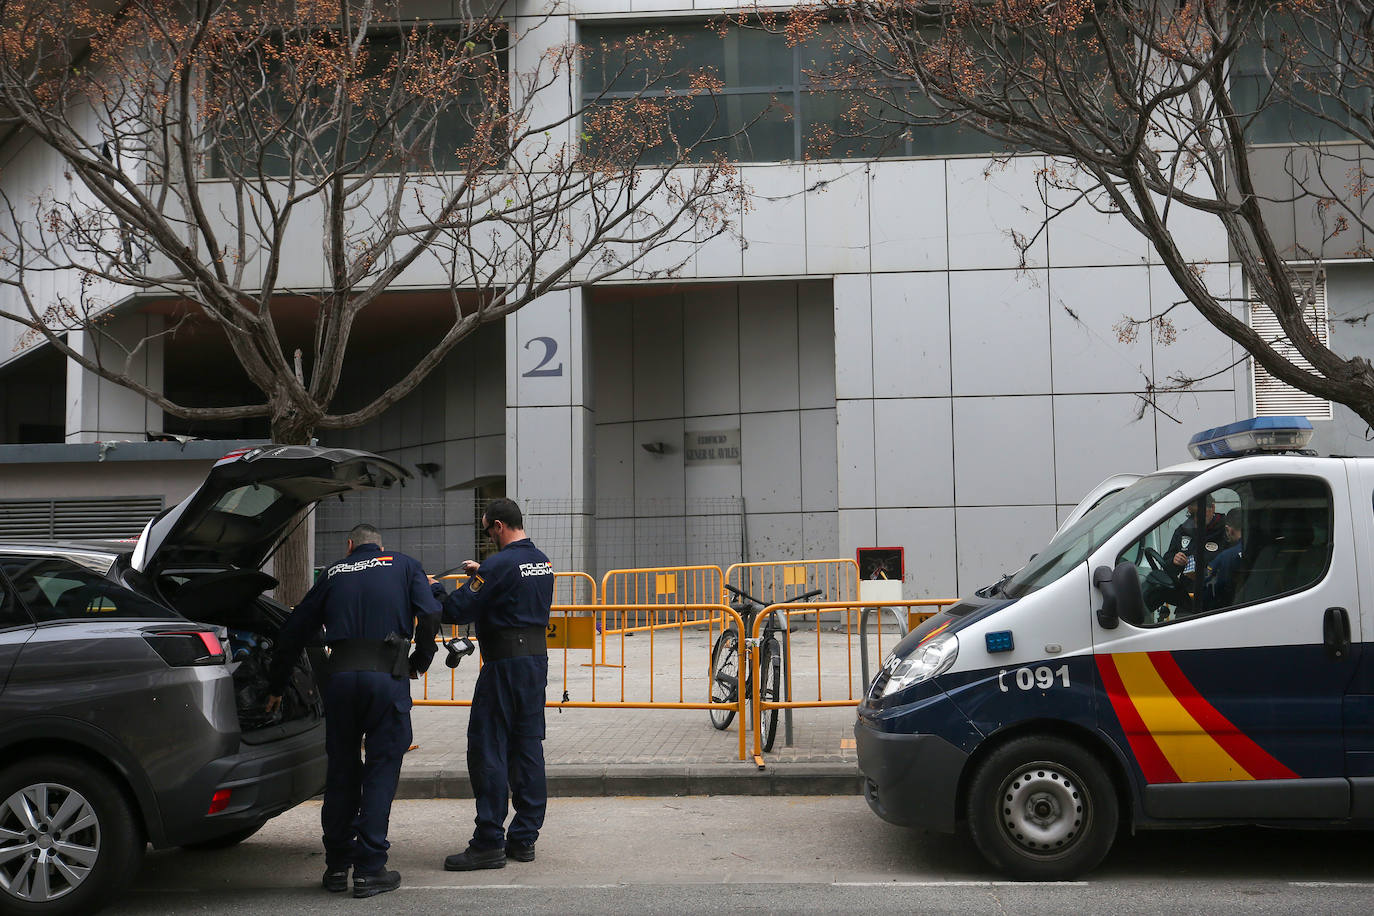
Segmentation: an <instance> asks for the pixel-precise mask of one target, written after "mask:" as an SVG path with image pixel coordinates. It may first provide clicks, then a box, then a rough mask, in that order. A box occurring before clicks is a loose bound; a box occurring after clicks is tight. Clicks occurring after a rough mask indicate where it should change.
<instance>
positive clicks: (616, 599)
mask: <svg viewBox="0 0 1374 916" xmlns="http://www.w3.org/2000/svg"><path fill="white" fill-rule="evenodd" d="M723 581H724V574H723V573H722V572H721V571H720V567H719V566H656V567H649V568H644V569H612V570H611V571H610V572H608V573H606V575H604V576H602V577H601V603H602V605H604V606H606V607H607V608H608V609H610V613H609V614H607V615H605V616H604V617H603V620H602V629H603V631H604V630H605V629H606V628H608V627H609V628H610V629H611V630H613V631H614V630H622V629H629V630H632V631H633V630H636V629H642V628H643V627H644V625H645V620H646V619H647V615H646V614H645V613H644V611H643V610H642V609H643V608H646V607H649V606H659V607H664V608H669V607H672V608H678V609H679V610H678V611H677V613H678V614H693V615H695V614H697V613H699V612H697V611H687V610H683V609H684V608H687V607H688V606H695V605H711V606H715V605H718V604H720V603H721V595H722V594H723V593H724V591H725V589H723V588H722V587H721V582H723ZM655 618H656V619H657V620H659V621H660V622H664V621H665V618H664V617H663V615H662V614H657V615H655ZM674 620H676V618H674Z"/></svg>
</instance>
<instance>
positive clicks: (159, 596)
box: [0, 446, 409, 914]
mask: <svg viewBox="0 0 1374 916" xmlns="http://www.w3.org/2000/svg"><path fill="white" fill-rule="evenodd" d="M408 476H409V474H408V472H406V471H405V470H404V469H403V468H401V467H400V466H399V465H397V464H394V463H392V462H390V461H387V460H386V459H383V458H379V457H377V456H376V455H371V454H368V453H366V452H358V451H352V450H347V449H326V448H316V447H311V446H265V447H262V448H256V449H248V450H243V451H240V452H234V453H231V454H229V455H226V456H225V457H224V458H222V459H220V460H219V461H218V462H217V463H216V464H215V466H214V467H213V468H212V469H211V471H210V473H209V476H208V477H207V479H206V481H205V483H204V484H202V485H201V487H200V488H199V489H197V490H196V491H195V492H194V493H192V494H191V495H190V496H189V497H187V498H186V499H185V500H183V501H182V502H181V503H179V504H178V505H176V506H174V507H172V508H171V509H169V510H167V511H166V512H164V513H163V514H162V515H160V516H159V517H157V518H155V519H153V520H152V521H151V522H149V524H148V526H147V527H146V528H145V529H144V531H143V533H142V534H141V535H140V536H139V538H138V541H137V543H136V544H134V545H133V550H132V552H122V551H121V547H122V548H125V549H127V548H128V547H129V545H128V544H123V545H119V544H113V543H109V544H101V545H78V544H29V543H26V544H18V543H4V542H0V912H3V913H27V914H34V913H41V914H66V913H78V912H91V911H93V910H95V909H97V908H98V907H99V906H101V905H104V904H105V903H108V902H109V901H110V900H111V899H112V895H113V893H114V892H115V891H116V890H117V889H118V888H120V887H121V886H122V885H123V884H124V883H125V882H127V881H128V880H130V879H131V878H132V877H133V876H134V874H135V873H136V872H137V870H138V865H139V861H140V860H141V858H142V855H143V851H144V848H145V846H146V844H147V843H152V844H153V846H154V847H158V848H161V847H168V846H196V847H201V848H214V847H222V846H230V845H233V844H235V843H238V842H241V841H242V840H244V839H246V838H248V837H249V836H251V835H252V834H253V833H254V832H256V831H257V830H258V829H259V828H260V827H261V826H262V825H263V823H264V822H266V821H267V820H268V819H269V818H271V817H273V816H275V815H277V814H280V813H281V812H283V811H286V810H287V809H288V808H291V807H293V806H294V805H297V804H299V803H300V802H302V801H304V800H305V799H307V798H310V797H311V796H313V795H315V794H317V793H318V792H319V791H321V789H322V788H323V787H324V773H325V753H324V729H323V719H322V715H323V712H322V708H321V704H320V699H319V697H320V691H319V684H318V683H317V682H316V677H315V667H312V665H311V661H310V659H309V658H307V657H302V658H301V659H300V660H299V661H298V662H297V665H296V668H295V670H294V671H293V673H292V677H291V681H290V684H289V687H288V690H287V692H286V695H285V697H284V701H283V703H282V706H281V707H280V708H279V709H278V710H276V711H275V712H274V713H273V714H271V715H269V714H267V713H265V712H264V701H265V699H266V683H265V682H266V671H267V665H268V663H269V661H270V659H271V655H272V650H273V638H274V637H275V635H276V633H277V631H278V629H279V627H280V625H281V623H282V621H283V620H284V619H285V617H286V615H287V609H286V608H285V607H283V606H281V605H280V604H278V603H276V602H275V601H273V600H272V599H271V598H269V597H267V596H266V594H265V592H267V591H268V590H269V589H271V588H272V587H273V586H275V585H276V580H274V579H273V578H272V577H271V576H269V575H267V574H266V573H264V572H263V571H262V565H263V564H264V563H265V562H266V561H267V559H268V558H269V557H270V556H271V554H272V552H273V550H275V548H276V547H277V546H278V544H279V543H280V542H281V541H282V540H283V539H284V538H285V536H286V535H287V534H288V533H289V531H290V530H291V527H292V523H293V522H294V521H296V520H297V518H298V516H299V513H300V512H301V510H303V509H306V508H308V507H310V506H312V505H313V504H314V503H315V502H317V501H319V500H321V499H323V498H325V497H327V496H332V495H336V494H343V493H345V492H348V491H351V490H358V489H365V488H370V487H386V486H390V485H392V484H393V483H395V482H397V481H399V480H403V479H404V478H406V477H408ZM312 654H314V655H316V656H317V657H316V659H315V661H316V667H318V663H319V661H320V659H319V658H318V653H317V651H308V652H307V653H306V655H307V656H309V655H312Z"/></svg>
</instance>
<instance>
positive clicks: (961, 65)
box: [760, 0, 1374, 425]
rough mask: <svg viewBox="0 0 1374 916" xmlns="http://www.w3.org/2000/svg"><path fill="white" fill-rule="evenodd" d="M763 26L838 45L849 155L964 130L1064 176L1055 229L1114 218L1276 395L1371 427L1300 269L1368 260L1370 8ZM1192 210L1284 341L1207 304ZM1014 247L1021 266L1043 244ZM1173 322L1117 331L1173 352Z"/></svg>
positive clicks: (917, 16) (1188, 8) (833, 9)
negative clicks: (1269, 149) (1193, 246)
mask: <svg viewBox="0 0 1374 916" xmlns="http://www.w3.org/2000/svg"><path fill="white" fill-rule="evenodd" d="M760 15H761V18H762V21H763V23H764V25H765V26H766V27H770V28H776V29H779V30H783V31H786V32H787V33H788V34H789V35H791V36H794V37H796V38H797V39H798V40H801V39H805V38H807V37H808V36H811V35H814V34H816V33H817V32H818V31H820V30H822V29H826V30H833V34H834V35H835V36H836V38H835V42H836V45H837V52H836V53H834V54H833V55H831V56H832V58H833V61H834V62H833V63H831V64H829V65H828V66H827V67H826V72H825V78H827V79H829V80H831V81H833V82H834V83H835V84H836V85H839V86H842V87H844V88H845V89H847V90H848V91H849V92H850V93H851V94H852V96H853V99H854V102H853V105H852V107H851V108H850V110H849V117H848V119H847V121H846V124H847V129H849V130H851V132H852V136H854V137H864V138H867V139H869V140H872V141H875V142H876V141H880V140H882V139H884V138H892V137H894V136H896V135H899V134H901V133H902V132H908V131H914V130H920V129H922V128H923V127H927V126H932V125H942V124H943V125H947V124H957V125H959V126H960V127H961V128H963V129H967V130H972V131H977V132H980V133H982V134H985V135H987V136H989V137H992V138H994V139H995V140H998V141H1001V142H1002V143H1003V144H1005V146H1004V147H1003V148H1004V149H1005V150H1007V151H1008V152H1007V154H1006V155H1012V152H1011V151H1015V150H1026V149H1030V150H1035V151H1039V152H1041V153H1043V154H1047V155H1048V156H1050V157H1053V158H1052V159H1051V160H1050V163H1051V165H1050V166H1049V167H1048V168H1046V169H1045V170H1044V171H1043V172H1042V173H1040V174H1039V176H1038V180H1039V185H1040V188H1041V192H1042V196H1043V197H1044V199H1045V202H1046V204H1047V207H1048V210H1047V212H1048V213H1049V220H1051V221H1052V220H1053V219H1054V218H1055V217H1056V216H1057V215H1059V214H1060V213H1062V212H1064V210H1066V209H1067V208H1068V207H1069V206H1091V207H1095V208H1097V209H1099V210H1101V211H1102V212H1110V213H1118V214H1120V215H1121V216H1122V217H1124V219H1125V221H1126V222H1127V223H1128V224H1129V225H1130V226H1131V227H1133V228H1134V229H1135V230H1136V231H1137V232H1139V233H1140V234H1141V235H1143V236H1144V237H1145V238H1146V239H1148V240H1149V242H1150V244H1151V245H1152V246H1153V247H1154V249H1155V250H1156V251H1157V252H1158V254H1159V257H1160V260H1161V262H1162V263H1163V264H1164V266H1165V267H1166V268H1167V269H1168V271H1169V273H1170V275H1171V276H1172V277H1173V279H1174V281H1175V283H1177V285H1178V286H1179V288H1180V289H1181V290H1182V292H1183V295H1184V296H1185V297H1186V298H1185V299H1184V300H1182V301H1181V302H1180V303H1176V304H1175V305H1179V304H1184V303H1191V304H1192V306H1193V307H1195V308H1196V309H1197V310H1198V311H1199V312H1200V313H1201V314H1202V315H1203V317H1204V318H1205V319H1206V320H1207V321H1208V322H1209V323H1211V324H1212V325H1213V326H1214V327H1216V328H1217V329H1218V330H1220V331H1221V332H1222V333H1223V334H1225V335H1226V336H1227V337H1228V338H1230V339H1231V340H1233V341H1235V342H1236V343H1237V344H1239V345H1240V346H1241V347H1242V348H1244V350H1245V351H1246V352H1247V353H1249V354H1250V355H1251V356H1253V358H1254V359H1255V360H1256V361H1257V362H1258V363H1259V364H1260V365H1261V366H1263V367H1264V368H1265V369H1267V370H1268V371H1269V372H1270V373H1271V374H1272V375H1273V376H1275V377H1276V378H1277V379H1279V380H1280V381H1282V382H1285V383H1287V384H1289V385H1291V386H1293V387H1295V388H1298V389H1300V390H1302V391H1305V392H1308V393H1311V394H1314V395H1317V396H1319V397H1322V398H1327V399H1330V400H1332V401H1335V402H1338V403H1341V404H1344V405H1346V406H1348V407H1349V408H1350V409H1352V410H1353V411H1354V412H1355V413H1356V414H1358V415H1359V416H1360V418H1361V419H1363V420H1364V421H1365V422H1367V423H1370V424H1371V425H1374V366H1371V364H1370V361H1369V359H1368V358H1366V356H1365V355H1362V354H1359V353H1349V354H1341V353H1337V352H1335V351H1333V350H1332V349H1331V348H1330V347H1329V346H1328V345H1327V344H1326V343H1325V342H1324V341H1323V340H1322V339H1321V338H1320V337H1319V336H1318V334H1317V333H1314V330H1313V327H1312V323H1313V320H1312V313H1311V302H1312V286H1311V283H1310V282H1308V281H1304V280H1302V279H1300V277H1299V275H1298V274H1296V273H1295V272H1294V271H1293V270H1292V268H1291V267H1290V266H1289V264H1290V262H1292V261H1295V260H1296V261H1314V262H1317V263H1318V266H1319V265H1320V261H1321V260H1322V259H1323V258H1330V257H1333V256H1352V255H1353V256H1367V255H1368V250H1367V248H1366V246H1365V243H1364V242H1363V241H1362V237H1363V234H1364V232H1366V231H1368V230H1369V229H1371V228H1374V227H1371V224H1370V220H1369V214H1368V213H1366V211H1365V205H1366V204H1367V203H1368V200H1369V193H1370V187H1369V179H1368V175H1367V174H1366V171H1365V168H1364V167H1363V166H1362V165H1361V162H1362V161H1363V162H1367V161H1368V158H1367V157H1368V156H1369V153H1370V149H1371V144H1372V143H1374V121H1372V120H1371V110H1370V107H1369V91H1370V87H1371V85H1374V44H1372V41H1374V4H1371V3H1369V2H1368V0H1355V2H1349V0H1287V2H1260V0H1185V2H1179V0H952V2H942V3H938V2H937V3H930V2H925V0H820V2H819V3H817V4H813V5H808V6H805V7H803V8H800V9H798V10H794V11H792V12H791V15H790V16H789V17H788V18H786V19H785V20H784V19H782V18H779V17H778V16H777V15H776V14H772V13H762V14H760ZM837 20H838V21H839V22H840V23H842V25H843V27H842V28H838V29H835V28H834V24H835V23H836V21H837ZM1257 140H1258V141H1270V142H1275V141H1277V142H1283V143H1286V144H1287V148H1288V154H1287V156H1286V160H1285V163H1284V165H1283V166H1282V168H1283V171H1284V175H1283V176H1282V177H1283V179H1284V181H1283V182H1282V184H1283V185H1284V188H1285V189H1284V190H1282V191H1272V190H1270V188H1272V187H1273V186H1274V185H1275V184H1276V183H1275V182H1274V181H1273V180H1272V178H1273V177H1274V176H1273V175H1272V174H1270V175H1268V176H1267V177H1266V174H1265V171H1266V169H1269V170H1270V171H1271V172H1272V170H1273V168H1272V166H1271V165H1268V163H1269V162H1270V161H1271V160H1272V156H1271V157H1270V158H1269V159H1266V160H1265V162H1264V163H1261V162H1260V161H1259V160H1258V159H1257V153H1256V150H1255V145H1256V141H1257ZM1362 154H1363V156H1364V157H1366V158H1364V159H1363V160H1362V159H1361V156H1362ZM1267 179H1268V180H1267ZM1290 181H1291V187H1292V188H1293V189H1294V190H1292V191H1291V192H1290V191H1288V190H1287V188H1288V187H1289V186H1290V184H1289V183H1290ZM1266 192H1267V193H1266ZM1299 204H1301V205H1303V206H1306V207H1311V209H1312V213H1313V219H1314V221H1315V222H1314V227H1315V228H1314V231H1312V232H1311V233H1308V235H1309V237H1308V238H1302V237H1299V239H1298V242H1297V244H1293V243H1292V242H1291V241H1283V239H1284V238H1285V235H1284V234H1283V233H1281V232H1279V231H1278V224H1277V223H1275V222H1274V221H1273V220H1274V218H1275V215H1276V214H1277V215H1280V216H1283V215H1284V214H1285V210H1284V208H1285V207H1286V208H1287V209H1286V218H1287V219H1290V220H1291V219H1292V218H1293V213H1294V207H1295V206H1297V205H1299ZM1180 208H1186V209H1189V210H1193V211H1197V212H1199V213H1203V214H1207V215H1210V216H1212V217H1215V218H1216V219H1217V220H1218V221H1219V223H1220V226H1221V227H1223V228H1224V231H1225V234H1226V238H1227V240H1228V242H1229V244H1230V248H1231V251H1232V258H1233V259H1234V261H1235V262H1236V264H1237V265H1238V266H1239V268H1240V270H1241V271H1242V272H1243V273H1244V276H1245V279H1246V283H1247V286H1248V288H1249V291H1250V297H1251V298H1252V299H1253V300H1256V301H1258V302H1260V303H1262V304H1263V305H1265V306H1267V307H1268V308H1269V309H1270V310H1272V312H1273V314H1274V316H1275V317H1276V318H1277V320H1278V323H1279V326H1280V327H1281V329H1282V330H1281V333H1279V334H1272V335H1268V336H1266V335H1263V334H1261V333H1259V332H1257V331H1256V330H1254V329H1253V328H1252V327H1251V325H1250V324H1249V323H1247V321H1246V320H1245V319H1244V316H1243V314H1242V313H1241V309H1239V308H1236V307H1235V306H1236V302H1235V301H1234V300H1233V298H1232V295H1231V293H1230V292H1229V290H1225V291H1223V290H1218V289H1212V288H1209V286H1208V282H1207V279H1206V277H1205V275H1204V272H1203V271H1200V270H1198V269H1196V265H1195V263H1191V262H1190V258H1189V256H1188V252H1187V251H1186V250H1184V248H1183V246H1182V245H1181V244H1180V240H1179V239H1178V238H1177V237H1176V236H1175V233H1174V231H1173V228H1172V227H1173V226H1174V225H1177V222H1178V221H1177V220H1172V221H1171V218H1170V217H1171V215H1176V214H1177V213H1178V212H1179V211H1180ZM1290 225H1291V224H1290ZM1043 228H1044V227H1043V226H1042V227H1041V230H1042V231H1043ZM1016 241H1017V243H1018V244H1019V245H1020V246H1021V247H1022V251H1023V254H1024V251H1025V249H1027V248H1028V247H1029V246H1030V245H1031V244H1032V243H1033V242H1034V241H1035V239H1034V238H1033V237H1031V238H1025V237H1023V238H1018V239H1017V240H1016ZM1172 307H1173V306H1171V307H1169V308H1166V309H1163V310H1160V311H1158V312H1157V313H1156V314H1153V315H1147V316H1129V318H1128V320H1126V321H1125V322H1123V324H1122V325H1121V326H1120V328H1119V330H1120V332H1121V333H1122V334H1123V336H1126V337H1129V336H1131V335H1133V334H1135V333H1137V331H1138V330H1139V329H1140V328H1141V327H1148V328H1150V329H1151V331H1152V332H1154V333H1161V334H1164V335H1165V336H1166V337H1167V336H1169V335H1172V333H1173V328H1172V326H1171V324H1170V319H1169V315H1168V311H1169V310H1170V309H1171V308H1172ZM1194 381H1195V380H1193V379H1189V378H1182V377H1179V378H1174V379H1172V380H1171V382H1172V384H1173V385H1175V386H1187V385H1189V384H1191V383H1192V382H1194Z"/></svg>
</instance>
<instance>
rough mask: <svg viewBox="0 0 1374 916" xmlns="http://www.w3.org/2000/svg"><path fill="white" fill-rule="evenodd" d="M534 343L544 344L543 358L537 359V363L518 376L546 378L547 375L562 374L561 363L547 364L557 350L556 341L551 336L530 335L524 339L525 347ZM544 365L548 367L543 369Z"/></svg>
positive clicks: (527, 347)
mask: <svg viewBox="0 0 1374 916" xmlns="http://www.w3.org/2000/svg"><path fill="white" fill-rule="evenodd" d="M536 343H541V344H543V345H544V358H543V359H541V360H540V361H539V365H537V366H535V367H534V368H533V369H531V370H530V371H528V372H525V373H522V374H521V376H520V377H521V378H547V377H549V376H558V375H562V374H563V364H562V363H559V364H558V365H556V366H549V362H550V361H551V360H552V359H553V357H554V354H555V353H557V352H558V341H556V340H554V339H553V338H552V337H531V338H530V339H529V340H527V341H525V349H526V350H528V349H529V348H530V347H531V346H532V345H534V344H536ZM545 366H549V367H548V368H547V369H545V368H544V367H545Z"/></svg>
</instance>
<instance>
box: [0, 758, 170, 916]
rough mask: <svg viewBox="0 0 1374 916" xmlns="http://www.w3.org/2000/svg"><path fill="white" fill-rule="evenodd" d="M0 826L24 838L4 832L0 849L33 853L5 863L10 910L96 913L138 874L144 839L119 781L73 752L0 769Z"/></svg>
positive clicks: (0, 901)
mask: <svg viewBox="0 0 1374 916" xmlns="http://www.w3.org/2000/svg"><path fill="white" fill-rule="evenodd" d="M0 827H3V828H5V829H6V830H8V831H10V832H11V834H13V835H17V836H18V837H19V838H18V839H14V838H13V837H12V836H11V835H10V834H4V835H0V854H3V853H4V852H6V851H8V852H11V853H12V852H13V851H14V850H15V849H17V848H23V847H30V849H29V855H19V856H15V855H10V856H9V857H8V858H4V859H3V861H0V913H5V914H23V916H39V914H42V916H67V914H73V913H93V912H95V911H96V910H98V909H100V908H101V907H102V906H105V905H107V904H109V903H110V902H112V901H113V900H114V899H115V897H116V895H117V893H118V891H119V890H121V889H122V888H123V887H124V886H125V885H126V884H128V883H129V882H130V881H131V880H132V879H133V877H134V875H135V874H136V873H137V872H138V866H139V863H140V861H141V860H142V858H143V850H144V846H145V845H146V844H145V840H144V838H143V833H142V830H141V829H140V826H139V824H138V822H137V820H136V819H135V817H134V812H133V809H132V807H131V806H130V804H129V800H128V799H127V798H126V797H125V795H124V793H123V792H121V791H120V789H119V787H118V786H117V785H115V783H114V781H113V780H112V779H111V778H110V777H109V776H107V775H106V774H105V773H104V772H103V771H101V770H100V769H98V768H97V767H95V766H93V765H91V764H89V763H85V762H83V761H80V760H75V759H72V758H70V757H56V756H45V757H36V758H33V759H31V760H25V761H22V762H20V763H16V764H13V765H12V766H8V767H5V768H4V770H0ZM64 828H70V829H65V830H64ZM5 837H10V838H5ZM40 869H41V871H40Z"/></svg>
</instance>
